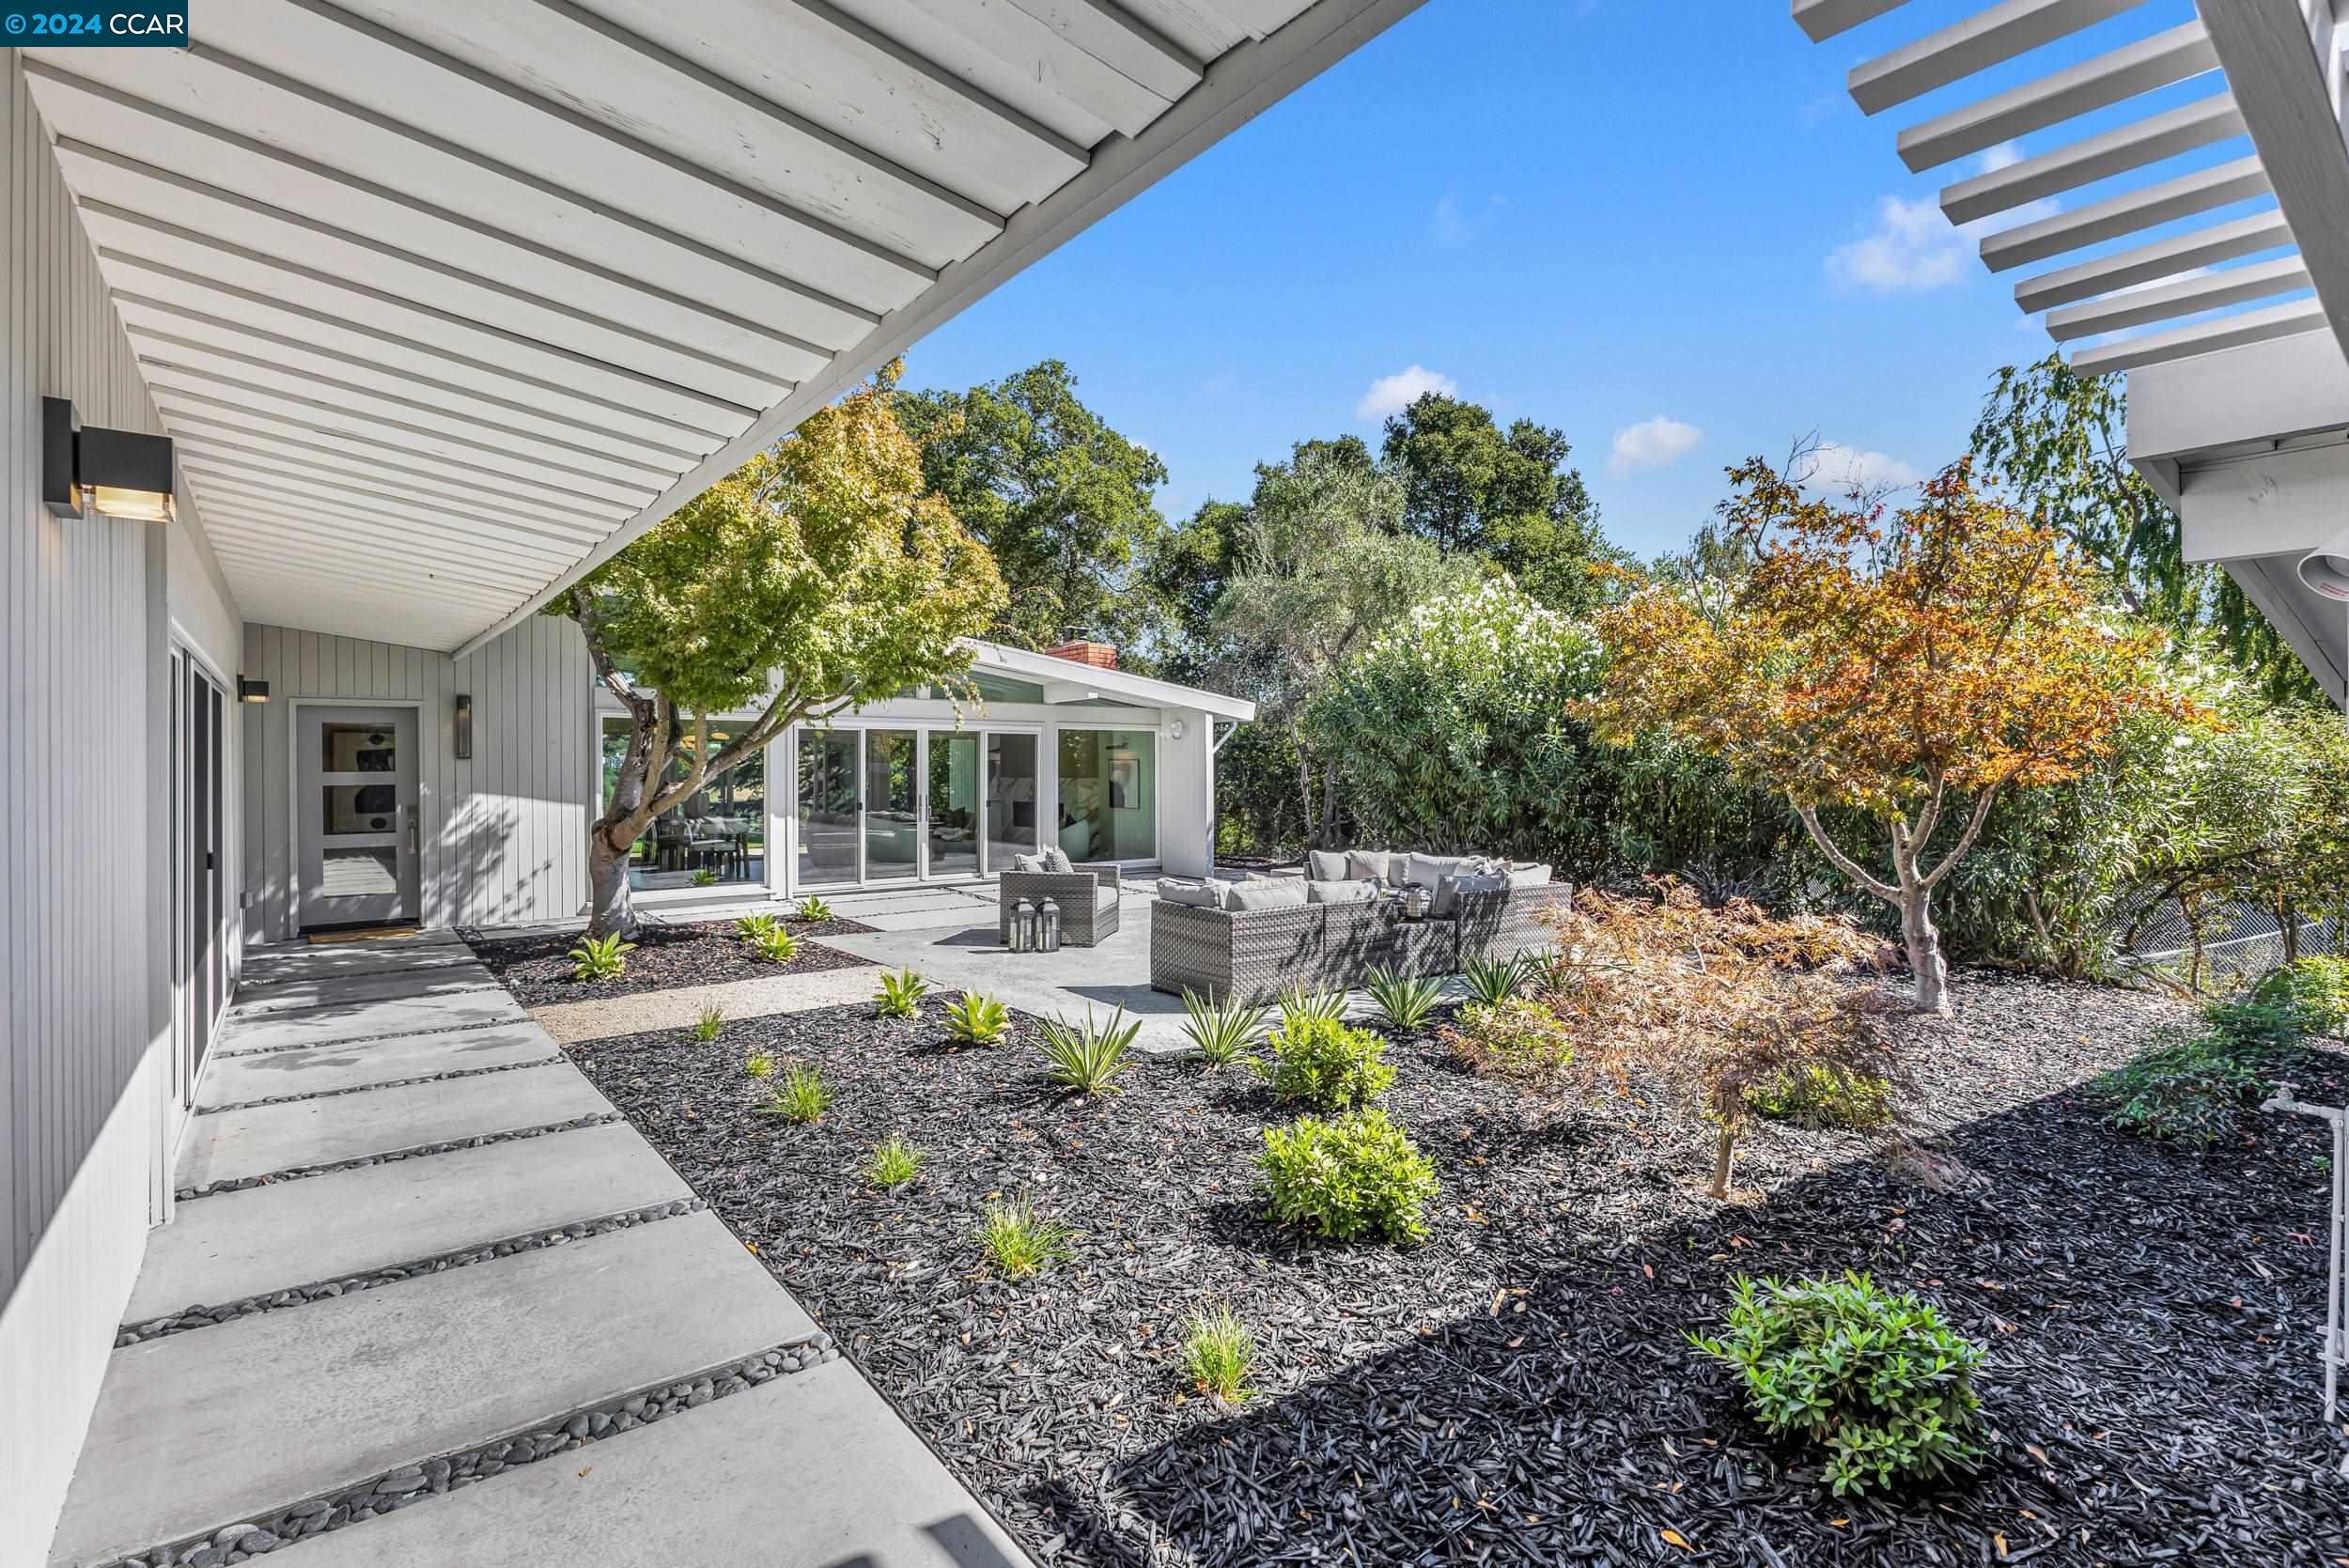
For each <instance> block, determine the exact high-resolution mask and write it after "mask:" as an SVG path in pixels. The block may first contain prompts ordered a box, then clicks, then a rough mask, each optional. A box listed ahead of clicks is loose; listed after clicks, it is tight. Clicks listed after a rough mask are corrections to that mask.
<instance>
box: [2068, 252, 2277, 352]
mask: <svg viewBox="0 0 2349 1568" xmlns="http://www.w3.org/2000/svg"><path fill="white" fill-rule="evenodd" d="M2308 286H2309V270H2308V268H2307V267H2305V266H2304V265H2302V264H2301V261H2300V258H2299V257H2298V256H2286V257H2284V258H2283V259H2281V260H2279V261H2255V262H2253V263H2251V264H2250V265H2249V266H2248V267H2231V268H2229V269H2228V270H2227V271H2225V272H2208V273H2204V274H2203V275H2201V276H2200V277H2191V278H2182V279H2180V280H2179V281H2178V282H2176V283H2164V284H2156V285H2155V286H2154V287H2150V288H2134V289H2129V290H2126V291H2124V292H2123V293H2119V294H2109V295H2107V296H2106V297H2105V298H2103V299H2101V300H2094V301H2092V302H2090V303H2087V304H2081V305H2070V306H2067V307H2066V308H2064V309H2062V310H2053V311H2049V312H2048V313H2047V335H2048V336H2050V337H2052V338H2054V339H2055V340H2056V341H2057V342H2059V343H2069V342H2071V341H2072V340H2073V339H2075V338H2080V337H2094V336H2096V335H2097V334H2100V333H2109V332H2122V331H2124V330H2125V329H2127V328H2130V327H2141V326H2144V325H2145V324H2146V323H2147V322H2149V321H2174V320H2176V319H2177V318H2179V317H2181V316H2198V315H2200V314H2201V313H2202V312H2203V311H2206V310H2218V309H2222V308H2224V307H2225V306H2227V305H2239V304H2242V303H2246V302H2248V301H2250V300H2268V299H2273V298H2275V297H2276V296H2277V295H2279V294H2292V293H2296V292H2298V291H2299V290H2301V289H2303V288H2306V287H2308Z"/></svg>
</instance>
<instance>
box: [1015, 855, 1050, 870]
mask: <svg viewBox="0 0 2349 1568" xmlns="http://www.w3.org/2000/svg"><path fill="white" fill-rule="evenodd" d="M1011 868H1012V870H1014V871H1042V870H1043V869H1044V857H1043V856H1041V855H1014V856H1013V857H1012V858H1011Z"/></svg>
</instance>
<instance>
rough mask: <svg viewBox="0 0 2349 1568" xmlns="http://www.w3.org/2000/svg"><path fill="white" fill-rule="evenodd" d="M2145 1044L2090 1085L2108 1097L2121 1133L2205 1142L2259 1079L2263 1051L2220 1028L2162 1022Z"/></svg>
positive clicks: (2227, 1122)
mask: <svg viewBox="0 0 2349 1568" xmlns="http://www.w3.org/2000/svg"><path fill="white" fill-rule="evenodd" d="M2155 1038H2156V1040H2158V1041H2159V1043H2158V1044H2156V1045H2155V1047H2154V1048H2152V1049H2150V1050H2147V1051H2145V1052H2144V1053H2142V1054H2141V1055H2139V1056H2138V1057H2137V1058H2135V1059H2134V1060H2132V1061H2129V1062H2126V1063H2123V1064H2122V1065H2120V1066H2118V1067H2115V1068H2113V1069H2112V1070H2111V1071H2109V1072H2107V1073H2101V1074H2099V1075H2097V1077H2096V1078H2095V1079H2093V1080H2092V1081H2091V1083H2090V1084H2089V1088H2090V1090H2091V1091H2092V1093H2094V1094H2096V1095H2097V1096H2098V1097H2099V1098H2101V1099H2103V1100H2104V1101H2106V1102H2107V1104H2108V1108H2109V1109H2108V1110H2107V1111H2106V1112H2105V1119H2106V1120H2107V1121H2108V1122H2109V1123H2111V1124H2112V1126H2116V1127H2118V1128H2120V1129H2121V1130H2122V1131H2123V1132H2126V1133H2134V1134H2136V1135H2137V1136H2138V1137H2139V1138H2157V1139H2160V1140H2161V1141H2164V1142H2169V1143H2193V1144H2198V1145H2201V1146H2204V1147H2207V1146H2208V1145H2210V1144H2211V1143H2213V1142H2215V1141H2217V1140H2218V1139H2220V1138H2223V1137H2225V1136H2226V1135H2227V1134H2228V1132H2230V1131H2231V1130H2232V1128H2233V1126H2234V1122H2235V1117H2236V1116H2237V1115H2238V1114H2239V1113H2240V1112H2241V1111H2242V1110H2243V1108H2244V1106H2245V1104H2246V1103H2247V1102H2248V1101H2250V1100H2252V1099H2254V1098H2256V1097H2257V1096H2258V1095H2259V1094H2260V1092H2261V1090H2262V1089H2263V1087H2264V1086H2265V1084H2266V1081H2267V1080H2266V1077H2265V1075H2264V1073H2263V1070H2262V1069H2263V1066H2264V1064H2265V1062H2266V1059H2267V1056H2268V1054H2269V1053H2268V1052H2266V1051H2263V1050H2261V1049H2258V1048H2251V1049H2246V1048H2244V1047H2243V1046H2242V1045H2241V1044H2240V1043H2238V1042H2237V1041H2235V1040H2233V1039H2231V1038H2230V1037H2229V1036H2228V1035H2227V1034H2225V1033H2224V1032H2221V1031H2218V1030H2215V1029H2206V1030H2203V1031H2201V1032H2199V1033H2197V1032H2188V1031H2186V1030H2184V1029H2169V1030H2164V1031H2162V1032H2161V1033H2160V1034H2158V1035H2156V1036H2155Z"/></svg>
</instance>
